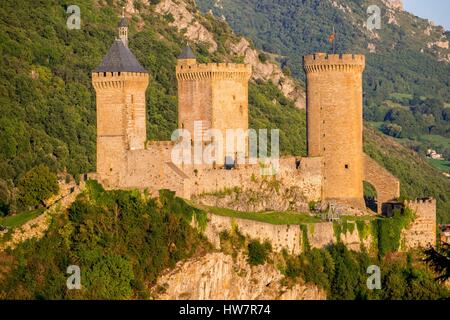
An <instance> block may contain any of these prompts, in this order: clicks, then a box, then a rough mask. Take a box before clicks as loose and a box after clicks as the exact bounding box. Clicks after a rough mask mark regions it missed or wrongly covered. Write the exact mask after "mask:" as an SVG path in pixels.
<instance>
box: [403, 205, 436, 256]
mask: <svg viewBox="0 0 450 320" xmlns="http://www.w3.org/2000/svg"><path fill="white" fill-rule="evenodd" d="M405 206H406V207H408V208H410V209H411V210H413V211H414V212H415V214H416V219H415V220H414V222H413V223H412V226H411V227H410V228H408V229H407V230H403V232H402V239H403V241H402V243H403V244H404V249H411V248H425V247H427V246H429V245H432V246H434V245H435V244H436V199H418V200H413V201H406V202H405Z"/></svg>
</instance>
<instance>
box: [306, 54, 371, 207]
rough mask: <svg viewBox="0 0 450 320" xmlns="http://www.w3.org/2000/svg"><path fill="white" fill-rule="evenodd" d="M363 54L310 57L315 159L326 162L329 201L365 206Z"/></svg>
mask: <svg viewBox="0 0 450 320" xmlns="http://www.w3.org/2000/svg"><path fill="white" fill-rule="evenodd" d="M364 67H365V57H364V56H363V55H352V54H343V55H337V54H325V53H317V54H314V55H309V56H305V57H304V69H305V72H306V79H307V106H306V114H307V140H308V141H307V142H308V143H307V144H308V156H309V157H322V159H323V188H322V198H323V199H324V200H337V201H339V202H345V203H347V204H349V205H351V206H354V207H357V208H365V204H364V195H363V171H364V167H363V117H362V73H363V70H364Z"/></svg>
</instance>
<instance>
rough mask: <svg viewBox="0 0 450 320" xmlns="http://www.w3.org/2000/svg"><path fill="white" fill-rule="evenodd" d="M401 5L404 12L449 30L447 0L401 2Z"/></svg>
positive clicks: (408, 0) (409, 0) (449, 19)
mask: <svg viewBox="0 0 450 320" xmlns="http://www.w3.org/2000/svg"><path fill="white" fill-rule="evenodd" d="M403 4H404V7H405V10H406V11H409V12H412V13H413V14H415V15H416V16H419V17H421V18H426V19H430V20H433V21H434V22H435V23H436V24H437V25H441V26H444V28H445V29H446V30H450V1H449V0H403Z"/></svg>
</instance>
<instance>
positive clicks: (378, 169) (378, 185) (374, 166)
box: [364, 154, 400, 213]
mask: <svg viewBox="0 0 450 320" xmlns="http://www.w3.org/2000/svg"><path fill="white" fill-rule="evenodd" d="M364 181H367V182H369V183H370V184H371V185H372V186H373V187H374V188H375V190H376V191H377V202H378V206H377V207H378V210H377V211H378V213H381V210H382V205H383V203H385V202H387V201H390V200H393V199H397V198H398V197H400V181H399V180H398V179H397V178H396V177H394V176H393V175H392V174H391V173H390V172H389V171H387V170H386V169H385V168H383V167H382V166H380V165H379V164H378V162H376V161H375V160H373V159H372V158H370V157H369V156H368V155H366V154H364Z"/></svg>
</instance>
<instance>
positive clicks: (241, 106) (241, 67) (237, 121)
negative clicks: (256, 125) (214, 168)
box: [176, 47, 252, 163]
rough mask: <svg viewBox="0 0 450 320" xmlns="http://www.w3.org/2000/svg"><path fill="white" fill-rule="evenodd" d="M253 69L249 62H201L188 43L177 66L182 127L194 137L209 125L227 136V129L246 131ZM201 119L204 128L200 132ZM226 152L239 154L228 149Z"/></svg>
mask: <svg viewBox="0 0 450 320" xmlns="http://www.w3.org/2000/svg"><path fill="white" fill-rule="evenodd" d="M251 73H252V69H251V66H250V65H247V64H233V63H207V64H199V63H197V60H196V58H195V56H194V54H193V53H192V50H191V49H190V48H189V47H186V48H185V49H184V50H183V52H182V53H181V55H180V56H179V57H178V63H177V67H176V75H177V81H178V126H179V128H184V129H187V130H188V131H189V132H190V134H191V137H192V139H193V140H195V137H198V136H199V134H203V133H204V132H205V131H206V130H208V129H217V130H220V131H221V132H222V135H223V137H224V139H225V134H226V130H227V129H242V130H244V131H245V132H246V131H247V130H248V81H249V79H250V77H251ZM194 122H197V127H196V129H197V132H195V130H194ZM200 122H201V129H200V130H201V132H198V129H199V126H198V124H199V123H200ZM247 139H248V138H246V143H245V145H246V146H245V150H247V146H248V142H247V141H248V140H247ZM224 144H225V141H224ZM224 155H225V157H226V156H230V157H233V158H234V157H235V156H236V155H235V154H226V153H225V152H224ZM218 163H221V162H220V161H219V162H218ZM222 163H223V162H222Z"/></svg>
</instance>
